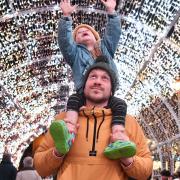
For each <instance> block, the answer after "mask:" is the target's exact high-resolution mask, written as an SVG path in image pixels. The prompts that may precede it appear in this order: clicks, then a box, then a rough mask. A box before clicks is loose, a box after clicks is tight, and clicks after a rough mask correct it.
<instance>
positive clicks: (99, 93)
mask: <svg viewBox="0 0 180 180" xmlns="http://www.w3.org/2000/svg"><path fill="white" fill-rule="evenodd" d="M111 89H112V87H111V78H110V76H109V74H108V73H107V72H106V71H104V70H102V69H93V70H92V71H91V72H90V73H89V76H88V78H87V81H86V84H85V88H84V95H85V98H86V105H92V106H99V107H104V106H106V105H107V103H108V100H109V97H110V95H111Z"/></svg>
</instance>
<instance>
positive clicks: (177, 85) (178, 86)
mask: <svg viewBox="0 0 180 180" xmlns="http://www.w3.org/2000/svg"><path fill="white" fill-rule="evenodd" d="M173 88H174V89H175V90H176V91H180V79H179V80H175V82H174V83H173Z"/></svg>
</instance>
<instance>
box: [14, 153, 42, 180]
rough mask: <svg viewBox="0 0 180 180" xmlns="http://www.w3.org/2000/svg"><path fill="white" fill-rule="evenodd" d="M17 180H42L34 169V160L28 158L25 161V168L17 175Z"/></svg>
mask: <svg viewBox="0 0 180 180" xmlns="http://www.w3.org/2000/svg"><path fill="white" fill-rule="evenodd" d="M16 180H42V178H41V177H40V176H39V174H38V173H37V171H36V170H35V169H34V168H33V158H32V157H30V156H27V157H25V158H24V160H23V168H22V169H21V171H19V172H18V173H17V176H16Z"/></svg>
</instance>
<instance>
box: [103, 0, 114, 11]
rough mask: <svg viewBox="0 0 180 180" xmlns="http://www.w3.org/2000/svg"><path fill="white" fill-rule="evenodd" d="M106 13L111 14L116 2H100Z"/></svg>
mask: <svg viewBox="0 0 180 180" xmlns="http://www.w3.org/2000/svg"><path fill="white" fill-rule="evenodd" d="M101 2H102V3H103V4H104V6H105V7H106V9H107V12H108V13H113V12H114V10H115V7H116V0H101Z"/></svg>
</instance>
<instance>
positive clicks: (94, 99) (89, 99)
mask: <svg viewBox="0 0 180 180" xmlns="http://www.w3.org/2000/svg"><path fill="white" fill-rule="evenodd" d="M85 98H86V100H88V101H89V102H91V103H94V104H95V105H96V104H97V105H98V104H101V103H104V102H107V101H108V100H109V97H102V98H94V97H92V96H89V94H86V95H85Z"/></svg>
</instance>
